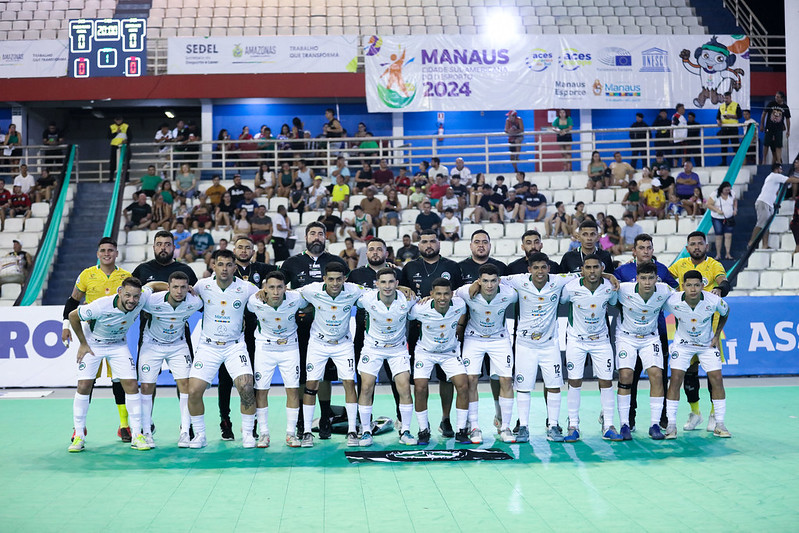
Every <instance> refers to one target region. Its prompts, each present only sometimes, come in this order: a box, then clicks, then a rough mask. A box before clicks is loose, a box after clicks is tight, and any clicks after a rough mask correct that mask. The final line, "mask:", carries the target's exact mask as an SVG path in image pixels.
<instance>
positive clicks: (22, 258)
mask: <svg viewBox="0 0 799 533" xmlns="http://www.w3.org/2000/svg"><path fill="white" fill-rule="evenodd" d="M6 257H7V258H14V260H15V262H16V263H17V265H18V266H19V269H20V270H21V271H22V276H23V278H22V281H19V282H18V283H23V281H24V280H25V279H27V277H28V276H29V275H30V273H31V270H33V256H32V255H31V254H29V253H28V252H26V251H25V250H23V249H22V243H21V242H19V241H18V240H16V239H14V240H13V241H11V251H10V252H9V253H8V254H7V255H6Z"/></svg>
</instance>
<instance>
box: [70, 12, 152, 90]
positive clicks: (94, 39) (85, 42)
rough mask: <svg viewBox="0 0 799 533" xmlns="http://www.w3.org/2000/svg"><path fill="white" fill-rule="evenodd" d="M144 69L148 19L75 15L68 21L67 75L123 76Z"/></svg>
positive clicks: (79, 76) (137, 72) (133, 76)
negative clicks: (75, 18)
mask: <svg viewBox="0 0 799 533" xmlns="http://www.w3.org/2000/svg"><path fill="white" fill-rule="evenodd" d="M146 70H147V21H146V20H145V19H141V18H128V19H77V20H70V21H69V75H70V77H73V78H98V77H110V76H126V77H128V78H135V77H138V76H141V75H143V74H144V73H145V72H146Z"/></svg>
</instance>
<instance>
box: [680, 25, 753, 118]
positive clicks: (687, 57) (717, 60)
mask: <svg viewBox="0 0 799 533" xmlns="http://www.w3.org/2000/svg"><path fill="white" fill-rule="evenodd" d="M680 59H682V64H683V66H684V67H685V69H686V70H687V71H688V72H690V73H691V74H696V75H697V76H699V79H700V80H701V81H702V91H701V92H700V93H699V96H697V97H696V98H694V105H695V106H696V107H700V108H701V107H704V105H705V102H706V101H707V99H708V98H709V99H710V102H711V103H712V104H713V105H716V104H717V103H719V102H721V101H723V100H724V93H726V92H728V91H740V90H741V75H742V74H744V70H743V69H740V68H732V66H733V65H734V64H735V60H736V55H735V54H733V53H730V49H729V48H727V47H726V46H725V45H723V44H721V43H720V42H719V41H718V39H716V36H715V35H714V36H713V37H712V38H711V39H710V41H709V42H707V43H705V44H703V45H702V46H701V47H699V48H697V49H696V51H694V59H695V60H696V63H694V62H693V61H691V52H690V51H689V50H687V49H683V50H682V51H681V52H680Z"/></svg>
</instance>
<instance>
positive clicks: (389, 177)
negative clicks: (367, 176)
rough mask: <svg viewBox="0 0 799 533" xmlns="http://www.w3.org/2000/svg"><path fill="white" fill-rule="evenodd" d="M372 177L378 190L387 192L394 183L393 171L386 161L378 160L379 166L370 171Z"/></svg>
mask: <svg viewBox="0 0 799 533" xmlns="http://www.w3.org/2000/svg"><path fill="white" fill-rule="evenodd" d="M372 179H374V181H375V187H377V190H378V191H382V193H383V194H388V189H390V188H391V185H392V184H393V183H394V172H393V171H392V170H391V169H390V168H388V161H386V160H385V159H381V160H380V168H378V169H377V170H375V171H373V172H372Z"/></svg>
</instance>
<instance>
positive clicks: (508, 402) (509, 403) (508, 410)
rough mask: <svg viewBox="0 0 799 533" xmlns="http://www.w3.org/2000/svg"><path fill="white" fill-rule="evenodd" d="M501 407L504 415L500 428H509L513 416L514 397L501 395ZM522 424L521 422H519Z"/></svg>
mask: <svg viewBox="0 0 799 533" xmlns="http://www.w3.org/2000/svg"><path fill="white" fill-rule="evenodd" d="M499 408H500V410H501V415H502V426H501V427H500V428H499V429H508V428H509V427H510V419H511V417H512V416H513V398H503V397H502V396H500V397H499ZM519 424H521V422H519Z"/></svg>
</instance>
